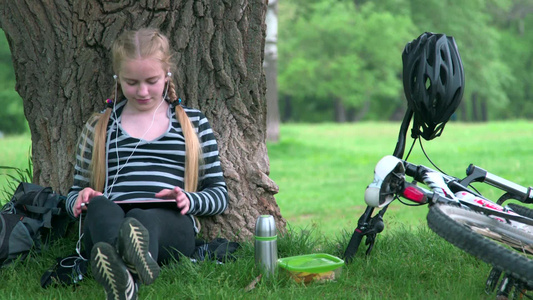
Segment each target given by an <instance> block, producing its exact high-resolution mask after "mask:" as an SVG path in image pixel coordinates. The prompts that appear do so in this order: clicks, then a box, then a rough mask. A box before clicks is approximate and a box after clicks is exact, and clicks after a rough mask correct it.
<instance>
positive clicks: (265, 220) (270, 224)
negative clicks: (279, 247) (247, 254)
mask: <svg viewBox="0 0 533 300" xmlns="http://www.w3.org/2000/svg"><path fill="white" fill-rule="evenodd" d="M276 237H277V233H276V223H275V222H274V217H273V216H271V215H261V216H259V218H257V222H256V223H255V238H256V240H263V241H265V240H275V239H276ZM265 238H267V239H265Z"/></svg>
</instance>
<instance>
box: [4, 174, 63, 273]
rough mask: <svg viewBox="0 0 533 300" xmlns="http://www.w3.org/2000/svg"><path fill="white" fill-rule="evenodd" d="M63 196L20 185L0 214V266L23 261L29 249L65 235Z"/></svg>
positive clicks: (43, 188) (23, 184) (31, 186)
mask: <svg viewBox="0 0 533 300" xmlns="http://www.w3.org/2000/svg"><path fill="white" fill-rule="evenodd" d="M65 200H66V197H64V196H61V195H59V194H57V193H54V192H53V190H52V188H50V187H42V186H39V185H36V184H33V183H27V182H21V183H20V184H19V186H18V187H17V190H16V191H15V193H14V194H13V197H12V198H11V200H10V201H9V202H8V203H6V204H5V205H4V206H3V207H2V210H1V211H0V264H1V265H2V266H5V265H8V264H10V263H11V262H13V261H14V260H16V259H17V258H18V257H21V258H22V259H24V258H26V256H27V255H28V253H29V252H30V250H31V249H32V248H33V249H34V251H35V252H36V253H40V252H41V248H42V246H43V244H46V243H47V242H48V241H50V240H53V239H56V238H58V237H63V236H65V234H66V232H67V229H68V226H69V224H70V223H71V220H70V217H69V216H68V215H67V213H66V211H65Z"/></svg>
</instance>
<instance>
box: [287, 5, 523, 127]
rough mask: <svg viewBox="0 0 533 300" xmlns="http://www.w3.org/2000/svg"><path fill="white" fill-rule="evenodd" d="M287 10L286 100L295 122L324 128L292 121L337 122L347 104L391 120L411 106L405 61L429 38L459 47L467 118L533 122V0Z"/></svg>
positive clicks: (462, 113) (368, 115) (373, 117)
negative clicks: (410, 46) (410, 49)
mask: <svg viewBox="0 0 533 300" xmlns="http://www.w3.org/2000/svg"><path fill="white" fill-rule="evenodd" d="M279 5H280V7H279V23H280V25H279V26H278V28H279V39H278V48H279V78H278V81H279V93H280V97H279V98H280V99H282V101H283V100H284V101H286V102H287V101H289V100H290V101H291V102H290V103H291V105H292V106H293V107H294V108H293V109H292V110H291V111H289V112H288V113H287V112H286V114H291V115H290V116H287V117H285V119H286V120H287V119H288V120H295V121H298V120H303V121H315V118H306V116H305V115H302V114H301V113H300V114H296V113H294V114H293V113H292V111H297V110H299V109H300V107H301V110H303V111H305V112H307V111H310V110H313V109H319V110H317V111H318V112H322V120H323V121H327V120H330V121H331V120H334V119H333V117H332V114H333V112H334V110H333V109H332V107H333V106H334V105H339V103H340V104H341V105H342V106H343V107H345V108H347V109H348V110H350V109H352V110H355V111H356V112H357V113H358V114H361V115H363V116H366V119H371V120H379V119H390V118H391V117H392V116H393V114H394V113H396V112H397V109H399V108H401V107H402V106H405V104H404V103H403V102H404V101H403V99H404V97H403V88H402V85H401V76H400V72H401V68H402V66H401V52H402V51H403V47H404V46H405V45H406V43H408V42H409V41H411V40H412V39H415V38H416V37H418V35H420V34H421V33H423V32H435V33H445V34H447V35H450V36H453V37H454V38H455V40H456V43H457V45H458V48H459V52H460V54H461V57H462V60H463V64H464V69H465V75H466V88H465V93H464V96H463V103H462V106H461V107H460V108H459V110H458V113H459V116H460V117H461V119H462V120H463V121H481V120H488V119H489V118H490V119H503V118H516V117H522V118H530V117H531V116H533V104H531V102H532V101H531V97H533V92H532V89H533V88H532V87H531V82H532V79H533V78H532V77H533V75H531V74H532V73H531V72H530V70H531V67H532V64H533V52H532V51H531V45H532V43H533V30H531V28H532V26H533V15H532V14H530V13H529V14H528V12H530V11H531V10H533V2H531V1H519V0H515V1H506V0H476V1H463V0H445V1H440V0H429V1H426V0H386V1H348V0H341V1H329V0H312V1H304V0H287V1H282V2H280V4H279ZM311 102H320V103H326V104H327V105H328V106H329V107H330V109H329V110H324V109H323V108H322V107H323V105H314V106H311V105H310V103H311ZM280 107H282V109H283V107H284V105H283V104H282V105H280ZM313 107H314V108H313ZM319 107H320V108H319ZM485 111H486V112H485ZM326 113H327V114H326ZM291 117H292V118H291Z"/></svg>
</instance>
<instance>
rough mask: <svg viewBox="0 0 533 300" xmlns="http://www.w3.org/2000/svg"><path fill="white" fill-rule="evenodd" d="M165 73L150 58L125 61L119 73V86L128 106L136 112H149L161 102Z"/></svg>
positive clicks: (165, 78) (157, 62) (159, 63)
mask: <svg viewBox="0 0 533 300" xmlns="http://www.w3.org/2000/svg"><path fill="white" fill-rule="evenodd" d="M166 74H167V71H166V70H165V69H163V66H162V65H161V62H160V61H158V60H155V59H151V58H140V59H131V60H125V61H124V62H123V63H122V67H121V68H120V71H119V80H120V86H121V87H122V92H123V93H124V96H125V97H126V98H127V99H128V105H130V106H131V107H132V108H133V109H135V110H138V111H151V110H153V109H155V108H156V107H157V106H158V105H159V103H161V101H162V100H163V92H164V90H165V86H166V82H167V80H168V78H167V77H166V76H167V75H166Z"/></svg>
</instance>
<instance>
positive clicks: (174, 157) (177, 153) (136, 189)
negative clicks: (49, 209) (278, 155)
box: [66, 101, 228, 216]
mask: <svg viewBox="0 0 533 300" xmlns="http://www.w3.org/2000/svg"><path fill="white" fill-rule="evenodd" d="M125 103H126V101H122V102H120V103H118V104H117V107H116V116H117V118H115V115H114V114H111V117H110V119H109V125H108V129H107V139H106V161H107V172H106V184H105V188H104V191H105V192H104V195H105V196H107V197H108V198H109V199H110V200H112V201H115V202H117V203H137V202H150V201H154V200H157V201H161V199H158V198H155V196H154V194H155V193H157V192H159V191H161V190H162V189H173V188H174V187H176V186H177V187H180V188H182V189H183V188H184V185H183V181H184V180H183V177H184V173H185V138H184V136H183V133H182V130H181V126H180V124H179V122H178V121H177V119H176V113H175V106H174V104H171V105H170V106H169V109H168V116H169V118H170V120H171V121H170V124H169V128H168V129H167V131H166V132H165V133H164V134H163V135H161V136H160V137H159V138H156V139H155V140H153V141H145V140H140V139H138V138H134V137H131V136H129V135H128V133H126V132H125V131H124V130H123V129H122V127H121V125H120V115H121V113H122V109H123V108H124V105H125ZM184 109H185V112H186V113H187V115H188V116H189V119H190V120H191V122H192V124H193V127H194V129H195V130H196V132H197V134H198V137H199V139H200V146H201V147H202V152H203V160H204V164H203V165H201V166H200V170H199V173H200V174H199V178H198V191H197V192H192V193H191V192H185V193H186V195H187V197H188V198H189V200H190V203H191V205H190V209H189V212H188V214H189V215H194V216H210V215H216V214H220V213H222V212H223V211H224V210H225V209H226V207H227V202H228V201H227V198H228V193H227V189H226V183H225V181H224V176H223V174H222V169H221V166H220V161H219V158H218V145H217V142H216V140H215V136H214V135H213V130H212V129H211V126H210V124H209V122H208V120H207V118H206V117H205V116H204V115H203V114H202V112H200V111H199V110H196V109H191V108H187V107H184ZM86 126H87V129H88V130H87V134H86V135H88V136H87V137H85V136H82V137H81V139H80V140H81V141H83V140H84V139H85V138H87V139H86V140H87V147H86V148H85V149H86V152H85V154H84V155H82V153H81V151H82V145H81V143H80V144H79V145H78V150H77V152H76V166H75V175H74V184H73V186H72V188H71V189H70V191H69V193H68V196H67V203H66V204H67V208H68V209H67V211H69V213H70V214H71V215H72V216H73V207H74V203H75V202H76V199H77V197H78V193H79V192H80V191H81V190H82V189H83V188H85V187H88V186H89V180H90V179H89V178H90V169H89V165H90V158H91V150H92V144H93V140H92V136H93V133H94V127H92V126H91V125H90V124H89V123H87V125H86ZM87 158H88V159H87ZM117 158H118V159H117ZM117 162H118V164H117ZM117 169H118V174H117Z"/></svg>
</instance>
